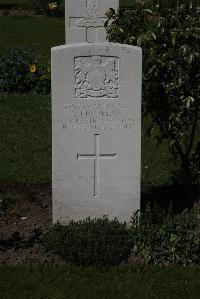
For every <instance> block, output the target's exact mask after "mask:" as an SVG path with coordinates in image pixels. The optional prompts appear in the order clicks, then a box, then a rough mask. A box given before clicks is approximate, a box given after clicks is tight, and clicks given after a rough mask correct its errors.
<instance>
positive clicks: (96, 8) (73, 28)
mask: <svg viewBox="0 0 200 299" xmlns="http://www.w3.org/2000/svg"><path fill="white" fill-rule="evenodd" d="M109 8H113V9H115V10H117V9H118V8H119V0H65V32H66V43H67V44H68V43H79V42H89V43H92V42H104V41H106V30H105V28H104V23H105V21H106V16H105V13H106V12H107V11H108V10H109Z"/></svg>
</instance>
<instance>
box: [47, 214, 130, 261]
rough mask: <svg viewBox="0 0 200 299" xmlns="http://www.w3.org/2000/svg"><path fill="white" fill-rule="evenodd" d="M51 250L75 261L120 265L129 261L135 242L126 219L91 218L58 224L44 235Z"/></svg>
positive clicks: (67, 259) (68, 259)
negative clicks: (124, 220)
mask: <svg viewBox="0 0 200 299" xmlns="http://www.w3.org/2000/svg"><path fill="white" fill-rule="evenodd" d="M45 243H46V246H47V249H48V250H51V251H53V252H55V253H57V254H59V255H61V256H63V257H64V258H65V259H66V261H67V262H69V263H72V264H76V265H83V266H86V265H117V264H120V263H121V262H122V261H126V260H127V259H128V257H129V255H130V253H131V248H132V246H133V244H132V242H131V239H130V231H129V229H128V228H127V225H126V224H125V223H119V222H118V220H116V219H115V220H113V221H109V220H108V219H107V218H106V217H104V218H102V219H94V220H91V219H90V218H88V219H86V220H84V221H79V222H74V221H71V222H70V223H69V224H68V225H65V226H64V225H60V224H57V225H55V226H54V227H53V228H52V230H51V231H50V232H49V233H48V235H47V236H46V238H45Z"/></svg>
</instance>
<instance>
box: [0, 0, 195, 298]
mask: <svg viewBox="0 0 200 299" xmlns="http://www.w3.org/2000/svg"><path fill="white" fill-rule="evenodd" d="M2 1H4V0H2ZM16 1H17V0H16ZM7 2H8V1H7ZM10 2H11V1H10ZM0 27H1V28H4V30H3V31H1V33H0V37H1V43H2V45H4V46H5V47H8V48H9V47H11V46H13V45H14V46H18V45H24V44H26V45H32V44H36V45H37V46H36V49H37V51H38V53H39V52H40V51H43V52H44V55H45V60H46V61H48V60H49V58H50V47H52V46H54V45H60V44H63V43H64V20H62V19H57V18H51V19H48V18H45V17H41V18H36V19H35V18H25V17H24V18H19V17H5V16H3V17H0ZM13 28H14V30H13ZM0 111H1V114H0V122H1V127H0V136H1V142H0V196H1V198H0V199H1V200H3V199H4V198H5V197H4V196H6V197H7V202H6V204H5V206H4V207H3V209H4V210H3V213H4V214H2V215H1V217H0V265H1V266H0V298H6V299H7V298H16V299H17V298H44V296H46V297H47V298H132V296H133V294H134V298H169V297H172V298H199V297H200V287H199V278H200V269H199V267H198V266H190V267H171V266H170V267H154V266H147V265H143V263H142V261H135V262H132V263H131V261H130V262H129V264H128V265H120V266H118V267H103V268H100V267H89V268H81V267H80V268H79V267H75V266H69V265H63V263H64V260H63V259H62V258H61V257H59V256H57V255H55V254H52V253H49V252H46V250H45V248H44V246H43V244H42V237H43V235H44V234H45V233H46V232H47V231H48V229H49V228H50V226H51V222H52V218H51V201H52V197H51V99H50V96H38V95H30V94H28V95H20V94H16V95H1V97H0ZM148 123H149V120H148V119H147V118H146V119H143V135H142V193H143V194H142V196H143V199H144V201H145V199H146V200H147V199H149V198H151V199H152V198H154V199H155V197H156V198H158V199H161V197H162V199H163V200H164V201H165V200H166V202H167V203H166V204H168V203H169V201H170V200H172V199H174V200H176V202H177V201H178V200H177V199H180V201H178V202H182V201H183V195H184V190H177V192H174V190H171V187H169V185H170V184H171V183H172V181H173V174H174V173H175V172H176V169H177V168H176V166H174V164H173V162H172V159H171V156H170V153H169V151H168V146H167V142H166V143H164V144H163V145H161V146H159V147H157V142H156V140H155V139H152V138H148V137H146V136H145V129H146V128H147V126H148ZM172 195H173V196H174V197H175V198H172ZM164 204H165V203H164ZM177 209H179V206H177ZM30 263H31V264H37V263H42V265H41V266H39V265H38V266H37V265H32V266H29V265H27V264H30ZM47 264H48V265H47ZM52 264H53V265H52Z"/></svg>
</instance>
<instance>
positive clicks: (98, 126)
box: [61, 103, 134, 131]
mask: <svg viewBox="0 0 200 299" xmlns="http://www.w3.org/2000/svg"><path fill="white" fill-rule="evenodd" d="M64 109H65V111H66V119H64V120H62V121H61V126H62V128H63V129H79V130H91V129H92V130H102V131H106V130H114V129H119V130H130V129H132V128H133V125H134V117H133V111H132V109H130V107H129V106H128V105H126V104H120V103H107V104H96V103H91V104H70V105H67V104H65V105H64Z"/></svg>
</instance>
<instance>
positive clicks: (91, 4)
mask: <svg viewBox="0 0 200 299" xmlns="http://www.w3.org/2000/svg"><path fill="white" fill-rule="evenodd" d="M105 20H106V18H105V17H103V18H100V16H99V15H98V10H97V0H87V7H86V17H85V18H82V19H81V20H78V21H77V24H76V26H78V27H82V26H83V27H86V28H89V27H95V28H97V27H102V26H104V21H105Z"/></svg>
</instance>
